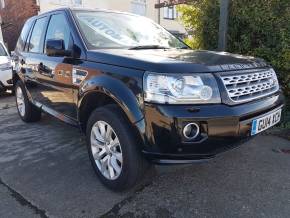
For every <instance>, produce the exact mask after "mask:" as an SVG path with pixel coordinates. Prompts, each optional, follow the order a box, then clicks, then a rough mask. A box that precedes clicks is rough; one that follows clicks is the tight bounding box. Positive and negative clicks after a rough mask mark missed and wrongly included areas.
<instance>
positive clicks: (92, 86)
mask: <svg viewBox="0 0 290 218" xmlns="http://www.w3.org/2000/svg"><path fill="white" fill-rule="evenodd" d="M132 88H134V85H133V87H132V85H130V88H129V87H128V86H127V84H125V83H124V82H122V81H120V80H118V79H116V78H113V77H109V76H106V75H102V76H96V77H93V78H91V79H90V80H88V81H85V82H84V83H83V84H82V85H81V87H80V89H79V102H78V108H80V107H81V105H82V101H83V100H84V98H85V96H86V95H88V94H90V93H92V92H97V93H102V94H105V95H107V96H108V97H110V98H112V99H113V100H114V101H115V102H116V103H117V104H118V105H119V106H120V107H121V108H122V110H123V111H124V113H125V114H126V115H127V117H128V119H129V120H130V122H131V123H134V124H135V123H137V122H138V121H140V120H142V119H143V117H144V115H143V109H142V108H143V100H142V99H143V98H142V93H139V94H137V95H136V94H134V93H133V91H132V90H131V89H132ZM136 88H137V87H136Z"/></svg>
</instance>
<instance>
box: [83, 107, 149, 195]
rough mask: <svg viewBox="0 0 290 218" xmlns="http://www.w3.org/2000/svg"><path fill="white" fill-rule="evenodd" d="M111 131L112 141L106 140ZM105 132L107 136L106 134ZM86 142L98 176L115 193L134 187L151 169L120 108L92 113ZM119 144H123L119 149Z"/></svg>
mask: <svg viewBox="0 0 290 218" xmlns="http://www.w3.org/2000/svg"><path fill="white" fill-rule="evenodd" d="M102 126H103V127H102ZM109 128H112V130H111V136H110V137H111V138H110V139H108V138H109V136H108V137H103V138H102V136H104V135H109V134H108V132H110V130H109ZM102 129H103V130H105V134H102V133H104V131H102ZM86 139H87V145H88V152H89V157H90V160H91V163H92V166H93V168H94V170H95V172H96V174H97V176H98V177H99V178H100V180H101V182H102V183H103V184H104V185H105V186H107V187H108V188H110V189H112V190H114V191H123V190H126V189H128V188H131V187H133V186H134V185H135V184H137V183H138V181H139V180H140V179H141V178H142V176H143V175H144V173H145V171H146V169H147V168H148V166H149V164H148V162H147V161H146V160H145V159H144V157H143V156H142V155H141V151H140V149H139V148H138V140H137V138H136V135H135V134H134V132H133V131H132V127H131V126H130V124H129V121H128V120H127V119H126V117H125V116H124V114H123V113H122V111H121V110H120V109H119V108H118V107H117V106H116V105H107V106H104V107H102V108H97V109H96V110H94V111H93V112H92V114H91V116H90V118H89V120H88V123H87V129H86ZM116 141H119V146H117V145H116V144H118V143H116ZM106 143H107V144H108V143H110V144H111V147H110V145H108V146H107V147H106V148H105V146H106ZM96 144H98V145H96ZM113 144H114V146H115V148H113ZM110 149H111V150H112V151H111V150H110ZM114 149H115V151H113V150H114ZM110 152H111V153H110ZM117 157H119V158H117ZM116 164H117V165H116ZM112 168H113V169H112Z"/></svg>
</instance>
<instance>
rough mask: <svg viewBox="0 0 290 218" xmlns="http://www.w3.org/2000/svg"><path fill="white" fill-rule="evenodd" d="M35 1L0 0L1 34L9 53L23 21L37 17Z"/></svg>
mask: <svg viewBox="0 0 290 218" xmlns="http://www.w3.org/2000/svg"><path fill="white" fill-rule="evenodd" d="M36 1H37V0H0V16H1V18H2V23H1V27H2V34H3V39H4V42H5V44H6V45H7V46H8V50H9V51H13V50H14V48H15V45H16V42H17V40H18V36H19V35H20V32H21V29H22V27H23V24H24V23H25V21H26V20H27V19H28V18H30V17H32V16H34V15H37V14H38V12H39V6H38V4H37V2H36Z"/></svg>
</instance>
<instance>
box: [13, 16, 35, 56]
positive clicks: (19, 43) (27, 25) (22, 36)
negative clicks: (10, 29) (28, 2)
mask: <svg viewBox="0 0 290 218" xmlns="http://www.w3.org/2000/svg"><path fill="white" fill-rule="evenodd" d="M31 25H32V20H28V21H27V22H26V23H25V24H24V26H23V28H22V31H21V34H20V37H19V39H18V41H17V44H16V50H18V51H23V50H24V46H25V43H26V39H27V36H28V33H29V31H30V29H31Z"/></svg>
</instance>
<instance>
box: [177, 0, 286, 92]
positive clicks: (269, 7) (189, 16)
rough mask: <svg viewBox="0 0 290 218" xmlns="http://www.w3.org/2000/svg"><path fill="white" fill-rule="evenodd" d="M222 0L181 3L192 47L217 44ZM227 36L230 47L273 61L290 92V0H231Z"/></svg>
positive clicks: (231, 49) (211, 47)
mask: <svg viewBox="0 0 290 218" xmlns="http://www.w3.org/2000/svg"><path fill="white" fill-rule="evenodd" d="M219 2H220V0H194V1H192V3H191V4H189V5H181V6H179V7H178V10H179V12H181V17H180V19H181V21H182V22H183V23H184V25H185V27H186V29H187V30H188V31H189V33H190V36H189V37H188V38H187V39H186V40H185V41H186V42H187V43H188V44H189V45H190V46H191V47H192V48H194V49H209V50H214V49H216V48H217V42H218V25H219ZM227 39H228V47H227V51H229V52H233V53H239V54H245V55H251V56H255V57H261V58H263V59H265V60H266V61H267V62H268V63H270V64H271V65H272V66H273V67H274V69H275V70H276V72H277V73H278V76H279V79H280V82H281V84H282V86H283V90H284V91H285V94H287V95H288V96H290V0H231V3H230V8H229V27H228V35H227Z"/></svg>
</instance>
